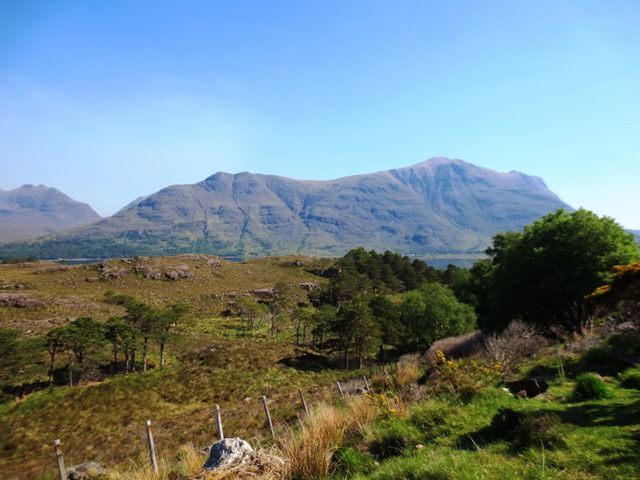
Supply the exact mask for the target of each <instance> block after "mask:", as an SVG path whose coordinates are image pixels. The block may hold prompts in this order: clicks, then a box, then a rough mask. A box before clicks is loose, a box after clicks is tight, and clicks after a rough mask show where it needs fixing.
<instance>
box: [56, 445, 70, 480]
mask: <svg viewBox="0 0 640 480" xmlns="http://www.w3.org/2000/svg"><path fill="white" fill-rule="evenodd" d="M53 451H54V452H55V455H56V464H57V466H58V475H59V476H60V480H66V479H67V471H66V469H65V468H64V457H63V456H62V447H61V446H60V440H59V439H57V440H55V441H54V442H53Z"/></svg>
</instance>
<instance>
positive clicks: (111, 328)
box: [105, 317, 138, 373]
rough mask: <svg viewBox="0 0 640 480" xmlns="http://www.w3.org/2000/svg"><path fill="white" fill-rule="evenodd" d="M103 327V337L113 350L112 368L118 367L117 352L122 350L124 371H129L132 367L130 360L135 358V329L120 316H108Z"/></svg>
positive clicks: (136, 333)
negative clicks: (104, 329)
mask: <svg viewBox="0 0 640 480" xmlns="http://www.w3.org/2000/svg"><path fill="white" fill-rule="evenodd" d="M105 327H106V331H105V338H106V339H107V340H108V341H109V342H110V343H111V348H112V350H113V365H114V368H118V353H120V352H123V353H124V354H125V359H124V368H125V372H126V373H129V372H130V371H131V369H132V368H133V366H132V365H131V362H130V360H131V359H132V358H135V349H136V340H137V336H138V332H137V330H136V329H135V328H134V327H133V326H132V325H131V324H129V323H127V322H125V321H124V320H123V319H122V318H120V317H112V318H110V319H109V320H107V323H106V325H105Z"/></svg>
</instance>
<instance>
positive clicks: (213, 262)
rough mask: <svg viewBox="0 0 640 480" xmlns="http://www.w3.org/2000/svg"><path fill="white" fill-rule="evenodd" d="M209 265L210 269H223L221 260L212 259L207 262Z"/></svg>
mask: <svg viewBox="0 0 640 480" xmlns="http://www.w3.org/2000/svg"><path fill="white" fill-rule="evenodd" d="M207 265H208V266H210V267H221V266H222V262H221V261H220V259H219V258H210V259H209V260H207Z"/></svg>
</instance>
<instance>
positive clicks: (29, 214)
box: [0, 185, 102, 242]
mask: <svg viewBox="0 0 640 480" xmlns="http://www.w3.org/2000/svg"><path fill="white" fill-rule="evenodd" d="M101 219H102V217H101V216H100V215H98V214H97V213H96V212H95V211H93V209H92V208H91V207H90V206H89V205H87V204H86V203H80V202H77V201H75V200H73V199H71V198H69V197H68V196H67V195H65V194H64V193H62V192H60V191H59V190H56V189H55V188H47V187H45V186H44V185H39V186H37V187H36V186H34V185H23V186H22V187H20V188H16V189H14V190H9V191H5V190H2V189H0V242H12V241H16V240H28V239H32V238H37V237H41V236H43V235H47V234H50V233H54V232H60V231H63V230H69V229H71V228H77V227H81V226H84V225H88V224H90V223H94V222H97V221H98V220H101Z"/></svg>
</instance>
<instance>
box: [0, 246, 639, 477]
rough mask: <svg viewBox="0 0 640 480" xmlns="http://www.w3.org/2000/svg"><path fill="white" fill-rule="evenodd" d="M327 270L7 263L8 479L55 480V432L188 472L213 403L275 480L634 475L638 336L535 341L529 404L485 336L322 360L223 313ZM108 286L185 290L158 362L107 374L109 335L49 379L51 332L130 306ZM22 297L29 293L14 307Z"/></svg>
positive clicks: (95, 449) (92, 447) (2, 376)
mask: <svg viewBox="0 0 640 480" xmlns="http://www.w3.org/2000/svg"><path fill="white" fill-rule="evenodd" d="M332 265H333V261H330V260H326V259H317V258H313V257H304V256H291V257H271V258H262V259H254V260H250V261H245V262H228V261H225V260H223V259H220V258H217V257H212V256H204V255H185V256H180V257H163V258H147V257H140V258H134V259H118V260H109V261H105V262H100V263H94V264H90V265H74V266H69V265H59V264H56V263H52V262H34V263H18V264H1V265H0V291H1V292H2V293H0V299H1V302H0V327H3V328H0V334H2V335H3V336H1V337H0V340H2V342H0V346H2V347H4V350H3V353H5V354H6V353H10V354H11V356H12V357H13V359H14V362H16V363H15V364H11V363H5V364H3V365H2V366H7V367H8V368H4V369H2V368H0V380H2V382H3V383H2V387H3V390H2V395H3V396H2V397H0V431H2V432H3V434H0V450H1V451H2V452H3V455H2V456H1V458H0V477H2V478H5V479H7V480H13V479H16V480H18V479H22V478H33V479H47V480H49V479H53V478H56V477H55V462H54V456H53V450H52V447H51V444H52V442H53V440H54V439H56V438H60V439H61V441H62V445H63V447H62V448H63V451H64V455H65V461H66V462H67V466H71V465H77V464H79V463H82V462H86V461H96V462H99V463H100V464H101V465H104V466H106V467H107V468H108V469H109V477H108V478H113V479H119V480H135V479H141V478H145V479H146V478H162V479H165V478H166V479H181V480H193V479H194V478H196V475H198V473H199V471H200V467H201V466H202V465H203V463H204V461H205V459H206V455H204V454H202V453H200V452H199V450H200V449H201V448H202V447H204V446H206V445H210V444H211V443H212V442H213V441H215V438H216V434H217V431H216V428H217V427H216V423H215V420H214V417H213V415H214V412H215V410H216V409H215V407H216V405H219V406H220V409H221V411H222V421H223V423H224V430H225V434H226V437H227V438H230V437H235V436H239V437H241V438H244V439H246V440H247V441H249V442H250V443H251V444H252V445H253V446H254V447H255V448H257V449H261V450H262V451H268V452H272V453H273V452H275V453H277V454H278V455H282V456H285V457H286V458H287V459H289V460H290V462H291V471H290V472H289V473H288V474H286V475H279V476H271V477H267V478H280V479H286V480H293V479H295V478H342V479H345V480H346V479H360V480H362V479H365V478H367V479H369V478H370V479H376V480H382V479H389V480H390V479H395V478H444V479H463V480H466V479H476V478H505V479H521V478H525V479H527V478H530V479H534V478H551V477H556V476H558V477H560V478H568V479H572V480H586V479H598V478H625V479H626V478H635V477H636V474H637V465H638V442H639V441H640V437H639V435H638V428H637V427H638V422H639V421H640V420H639V419H640V389H639V388H640V369H639V368H638V367H635V368H630V367H629V365H628V364H625V363H624V362H620V361H619V360H618V357H619V355H618V352H620V351H629V352H630V353H632V354H633V355H631V356H630V357H631V358H634V357H637V355H638V354H640V351H639V350H638V345H639V343H638V333H637V331H634V330H625V331H623V332H622V333H619V334H618V335H616V336H613V337H610V338H609V339H607V340H605V341H603V339H602V338H599V337H598V335H597V333H598V332H599V331H603V332H604V331H605V330H606V329H604V328H598V327H596V328H595V329H593V330H592V331H590V332H589V333H588V334H586V335H585V336H584V337H579V336H575V337H574V338H573V339H572V341H570V342H568V343H566V344H564V345H558V344H550V345H549V344H548V343H547V342H546V341H543V340H542V339H540V338H529V339H528V341H529V342H530V343H531V342H532V343H534V344H535V345H536V348H535V350H534V351H537V352H538V353H537V354H536V355H535V357H534V358H525V360H524V361H523V363H522V364H521V367H520V369H519V371H518V372H517V373H518V375H519V377H518V378H520V377H523V376H527V375H529V376H532V375H535V376H538V378H546V379H547V380H548V384H549V389H548V391H547V392H545V394H544V395H540V396H537V397H532V398H529V397H527V398H526V399H522V398H519V397H518V396H517V395H511V394H509V393H507V392H506V391H505V390H504V388H503V387H504V385H503V384H502V382H501V376H500V375H499V374H500V373H501V372H502V368H501V366H500V365H497V366H496V364H495V362H493V361H491V359H490V358H488V357H487V354H486V353H477V354H476V356H475V357H474V358H472V359H464V358H456V357H455V355H454V354H452V353H451V352H453V351H455V350H456V346H457V345H458V346H459V345H462V344H464V343H465V342H466V341H467V340H465V338H466V339H469V338H477V334H471V335H467V336H465V337H462V338H458V339H445V340H443V341H441V342H438V343H437V344H436V345H434V346H433V349H432V350H434V351H435V350H441V351H442V352H441V353H440V354H437V355H435V357H436V359H435V360H434V359H433V358H431V357H430V356H429V355H426V356H424V357H419V356H418V355H411V356H408V357H404V358H403V359H402V360H401V362H399V363H398V364H397V365H387V366H386V367H385V370H387V371H386V372H385V370H382V369H378V370H373V369H365V370H351V371H344V370H339V369H334V368H331V362H328V361H327V362H319V361H318V359H320V358H323V357H320V355H318V352H317V351H315V350H313V349H311V348H310V347H309V346H308V345H296V344H295V343H294V336H293V335H291V334H290V335H289V336H283V337H281V338H280V339H278V338H277V337H276V338H274V337H270V336H268V335H266V329H265V328H264V327H263V328H260V329H257V330H256V331H253V332H250V331H249V330H248V329H247V328H246V326H245V325H244V322H243V320H242V319H240V318H239V317H237V316H226V315H223V312H224V310H227V309H229V308H231V305H232V304H233V303H234V302H240V300H239V299H240V298H243V297H246V298H247V299H251V300H260V299H261V298H263V297H262V295H264V292H265V291H267V290H269V289H270V288H273V287H274V286H275V285H276V284H278V283H280V282H284V283H287V284H289V285H291V286H293V287H294V289H293V295H294V297H295V301H296V302H298V303H300V302H301V301H304V299H305V298H306V295H307V293H308V290H307V289H306V288H305V285H308V284H309V283H311V284H318V285H321V284H323V283H324V282H325V281H326V280H327V279H326V278H325V277H324V276H323V275H320V274H323V273H324V272H326V271H327V269H328V268H329V267H330V266H332ZM108 291H114V292H118V293H126V294H130V295H133V296H135V297H137V298H140V299H143V300H144V301H145V302H148V303H149V304H151V305H153V306H158V307H160V306H164V305H167V304H170V303H172V302H174V301H176V300H178V299H179V300H183V301H186V302H187V303H189V304H190V305H191V306H192V311H191V316H192V317H193V319H192V321H191V322H187V323H185V324H184V325H182V326H181V327H180V328H179V329H176V332H175V336H174V337H173V338H172V339H171V341H170V342H169V343H168V344H167V356H168V362H167V365H166V366H165V367H163V368H161V367H160V366H159V364H158V362H157V359H158V356H157V354H158V348H157V345H156V344H154V345H153V347H152V351H151V353H152V357H153V359H154V360H155V361H154V362H153V363H151V367H150V369H149V371H147V372H142V370H141V368H140V366H139V365H138V368H137V370H136V372H135V373H129V374H125V373H122V372H120V373H114V372H113V371H111V369H110V368H109V364H110V360H111V358H112V351H111V345H102V351H101V352H100V354H98V353H97V352H95V351H94V352H93V355H94V356H95V360H96V363H95V367H94V368H92V369H90V368H85V370H84V372H83V373H84V374H85V375H86V378H84V379H82V378H79V377H78V376H75V377H74V381H75V384H74V386H73V387H72V386H69V380H70V378H69V376H68V372H69V371H70V370H71V367H72V365H70V364H69V362H70V359H71V354H70V353H69V354H68V355H67V354H64V355H63V354H62V353H59V354H58V356H57V357H56V368H55V370H54V376H55V378H56V380H55V383H54V384H53V385H50V384H49V382H48V380H47V377H48V375H47V369H48V366H49V363H50V362H51V360H50V356H49V354H48V353H47V351H46V350H45V349H44V345H43V336H42V335H43V334H45V333H46V332H47V331H49V330H50V329H51V328H52V327H54V326H59V325H69V324H70V323H71V320H73V319H77V318H79V317H82V316H85V315H90V316H92V317H94V318H96V319H98V320H100V321H107V320H108V319H110V318H111V317H113V316H119V315H122V314H123V308H122V307H121V306H119V305H115V304H110V303H106V302H105V301H104V300H105V293H106V292H108ZM17 297H20V298H21V299H22V300H23V304H22V305H21V306H18V305H11V304H10V301H11V298H13V299H16V298H17ZM7 327H11V328H12V329H16V330H18V331H19V332H20V333H21V335H20V337H19V343H18V344H17V345H18V346H17V347H16V348H15V349H14V350H11V349H10V348H7V346H8V345H10V342H9V341H7V340H8V339H10V337H9V336H8V335H7V330H6V328H7ZM507 338H508V339H509V343H506V344H505V345H511V349H510V350H509V347H506V348H507V350H506V352H507V353H510V354H511V355H513V352H514V351H515V352H517V353H519V352H520V351H521V349H522V347H523V346H526V345H527V340H525V341H524V343H523V342H522V339H523V338H524V337H518V342H516V341H515V340H514V338H509V337H507ZM514 344H515V346H513V345H514ZM589 348H590V349H589ZM7 357H9V355H3V356H0V361H5V362H6V361H7V360H8V358H7ZM505 358H508V357H505ZM425 359H431V360H430V361H425ZM504 364H505V365H507V363H506V362H505V363H504ZM499 367H500V368H499ZM79 370H80V369H78V368H77V366H76V375H77V374H78V372H79ZM583 372H597V373H598V374H599V375H603V376H604V381H602V380H598V378H599V377H598V376H595V375H592V374H590V375H588V378H587V380H586V381H585V379H584V376H583V377H582V379H581V377H580V374H582V373H583ZM511 373H512V374H514V372H511ZM387 374H388V375H387ZM365 375H366V376H367V377H368V381H369V384H370V387H371V389H372V390H371V391H370V392H369V395H354V393H355V391H354V389H349V390H347V388H345V391H347V392H348V393H347V394H346V399H345V400H344V401H343V400H341V399H340V395H339V393H338V391H337V389H336V384H335V382H336V381H340V382H341V383H342V385H343V388H344V387H345V384H346V385H351V386H357V387H362V385H363V378H362V377H363V376H365ZM349 379H352V380H353V381H352V382H351V383H349V382H347V380H349ZM591 379H592V380H591ZM589 382H590V383H589ZM594 382H597V383H596V385H599V386H600V388H601V389H602V390H597V391H596V392H595V393H594V392H591V391H589V392H591V393H590V395H593V396H590V397H586V398H585V397H584V396H583V397H578V396H577V395H576V393H575V392H576V391H579V390H578V386H580V385H583V386H584V385H587V386H588V385H593V383H594ZM603 385H604V386H603ZM300 392H302V393H303V394H304V398H305V399H306V402H307V403H308V405H309V409H310V412H311V414H310V415H309V416H306V414H305V413H304V410H303V406H302V404H301V399H300ZM262 396H265V398H268V402H269V408H270V412H271V416H272V418H273V421H274V424H275V432H276V438H275V439H274V438H272V437H271V435H270V433H269V427H268V425H267V423H266V420H265V416H264V411H263V406H262V403H261V401H260V399H261V398H262ZM147 419H151V420H152V422H153V432H154V438H155V442H156V448H157V449H158V455H159V458H160V461H161V472H160V474H159V475H155V476H154V475H152V474H151V473H150V469H149V466H148V465H149V460H148V450H147V443H146V438H145V426H144V425H145V421H146V420H147ZM321 460H322V461H321ZM302 472H306V473H305V474H304V475H303V473H302ZM240 473H243V472H242V471H241V470H238V471H235V472H232V473H231V474H230V475H229V476H227V477H216V478H263V477H260V476H258V474H257V473H256V471H253V470H252V471H247V472H245V473H246V477H243V476H241V475H240ZM197 478H206V477H203V476H202V475H198V476H197Z"/></svg>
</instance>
